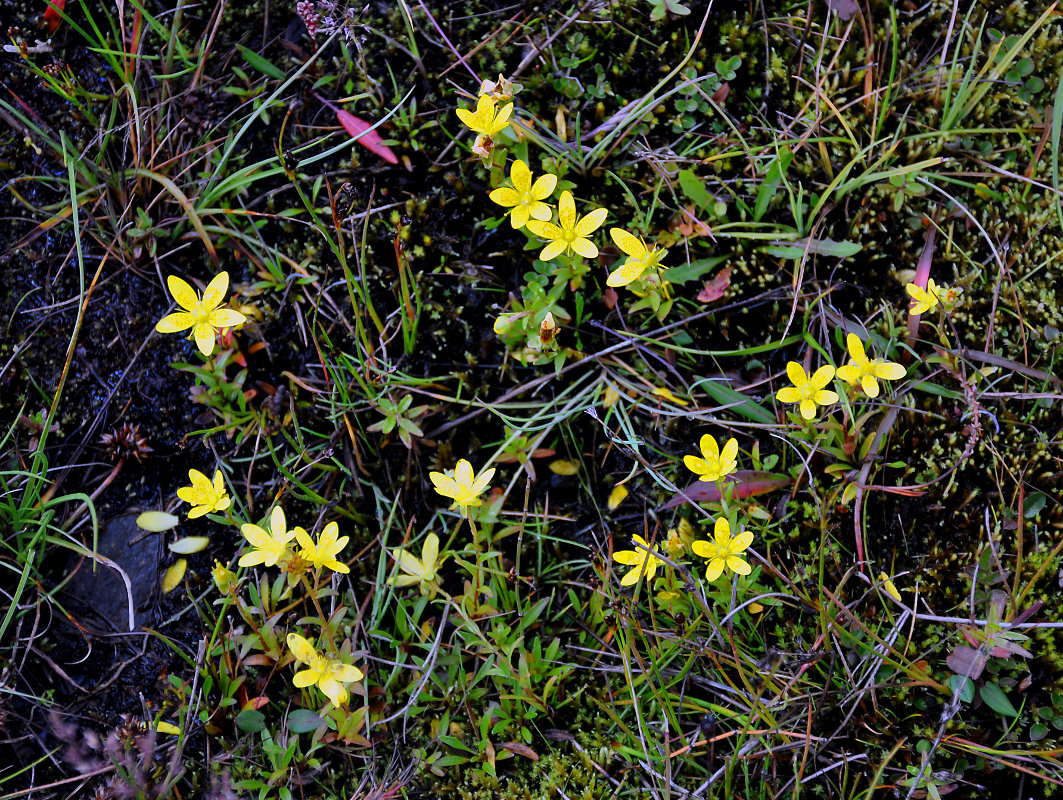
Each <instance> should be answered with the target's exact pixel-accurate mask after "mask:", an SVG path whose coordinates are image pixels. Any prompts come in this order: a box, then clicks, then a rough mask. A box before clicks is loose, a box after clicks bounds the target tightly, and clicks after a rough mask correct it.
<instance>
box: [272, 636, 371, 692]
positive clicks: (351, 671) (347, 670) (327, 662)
mask: <svg viewBox="0 0 1063 800" xmlns="http://www.w3.org/2000/svg"><path fill="white" fill-rule="evenodd" d="M288 649H289V650H291V651H292V655H294V656H295V657H296V659H298V660H299V661H302V662H303V663H304V664H306V669H304V670H300V671H299V672H297V673H295V677H294V678H292V683H294V684H295V685H296V686H297V687H299V688H300V689H302V688H303V687H304V686H313V685H315V684H316V685H317V687H318V688H319V689H320V690H321V691H323V692H324V693H325V695H326V696H327V697H328V699H329V700H331V701H332V705H334V706H340V705H342V704H344V703H346V702H347V698H348V697H350V693H349V692H348V691H347V687H346V686H344V685H343V684H345V683H354V682H355V681H360V680H361V679H362V678H364V677H365V675H364V674H363V672H362V671H361V670H360V669H358V667H355V666H353V665H351V664H345V663H343V662H342V661H340V660H338V659H335V658H328V657H326V656H323V655H321V654H320V653H319V652H317V650H315V649H314V646H313V645H312V644H310V642H309V641H307V640H306V639H304V638H303V637H302V636H300V635H299V634H298V633H289V634H288Z"/></svg>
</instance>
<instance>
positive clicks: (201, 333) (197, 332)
mask: <svg viewBox="0 0 1063 800" xmlns="http://www.w3.org/2000/svg"><path fill="white" fill-rule="evenodd" d="M192 335H193V336H194V337H195V340H196V347H198V348H199V352H201V353H202V354H203V355H205V356H209V355H210V354H211V353H213V352H214V337H215V335H216V333H215V330H214V328H212V327H211V326H210V325H208V324H207V323H205V322H200V323H199V324H198V325H196V326H195V327H194V328H193V329H192Z"/></svg>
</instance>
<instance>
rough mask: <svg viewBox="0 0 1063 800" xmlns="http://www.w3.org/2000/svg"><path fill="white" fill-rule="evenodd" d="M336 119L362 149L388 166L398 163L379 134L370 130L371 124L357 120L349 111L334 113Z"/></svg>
mask: <svg viewBox="0 0 1063 800" xmlns="http://www.w3.org/2000/svg"><path fill="white" fill-rule="evenodd" d="M336 118H337V119H339V121H340V125H342V126H343V128H344V130H346V131H347V133H349V134H350V135H351V136H352V137H354V140H355V141H356V142H358V144H360V145H362V147H365V148H366V149H368V150H371V151H372V152H374V153H376V154H377V155H378V156H380V157H381V158H382V159H384V160H385V161H387V162H388V163H389V164H398V163H399V159H398V156H396V155H395V153H394V152H392V150H391V148H390V147H388V146H387V145H386V144H384V140H383V139H381V138H380V134H379V133H377V132H376V131H375V130H370V128H372V127H373V126H372V124H370V123H368V122H366V121H365V120H364V119H359V118H358V117H356V116H354V114H352V113H351V112H350V111H343V110H342V109H341V110H339V111H337V112H336Z"/></svg>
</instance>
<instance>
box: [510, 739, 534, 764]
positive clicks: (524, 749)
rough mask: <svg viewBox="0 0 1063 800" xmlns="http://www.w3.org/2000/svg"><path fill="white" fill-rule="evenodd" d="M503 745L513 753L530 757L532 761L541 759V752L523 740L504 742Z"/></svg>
mask: <svg viewBox="0 0 1063 800" xmlns="http://www.w3.org/2000/svg"><path fill="white" fill-rule="evenodd" d="M502 747H503V748H504V749H506V750H508V751H509V752H511V753H516V754H517V755H518V756H524V757H525V758H530V759H531V760H532V761H538V760H539V754H538V753H536V752H535V751H534V750H532V749H531V748H530V747H528V745H526V744H522V743H521V742H502Z"/></svg>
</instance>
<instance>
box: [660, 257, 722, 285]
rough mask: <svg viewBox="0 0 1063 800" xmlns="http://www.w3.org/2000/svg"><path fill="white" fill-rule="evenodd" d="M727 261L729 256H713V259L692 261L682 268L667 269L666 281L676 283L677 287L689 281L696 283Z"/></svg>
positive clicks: (665, 273) (665, 272)
mask: <svg viewBox="0 0 1063 800" xmlns="http://www.w3.org/2000/svg"><path fill="white" fill-rule="evenodd" d="M727 259H728V256H713V257H712V258H702V259H698V260H697V261H691V262H690V263H689V264H684V265H683V266H681V267H672V268H671V269H666V270H665V271H664V279H665V280H666V281H668V282H669V283H674V284H676V285H679V284H683V283H686V282H688V281H696V280H697V279H698V278H700V277H701V276H702V275H704V274H705V273H706V272H711V271H712V270H713V269H715V268H716V267H717V266H719V265H720V264H722V263H723V262H724V261H726V260H727Z"/></svg>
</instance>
